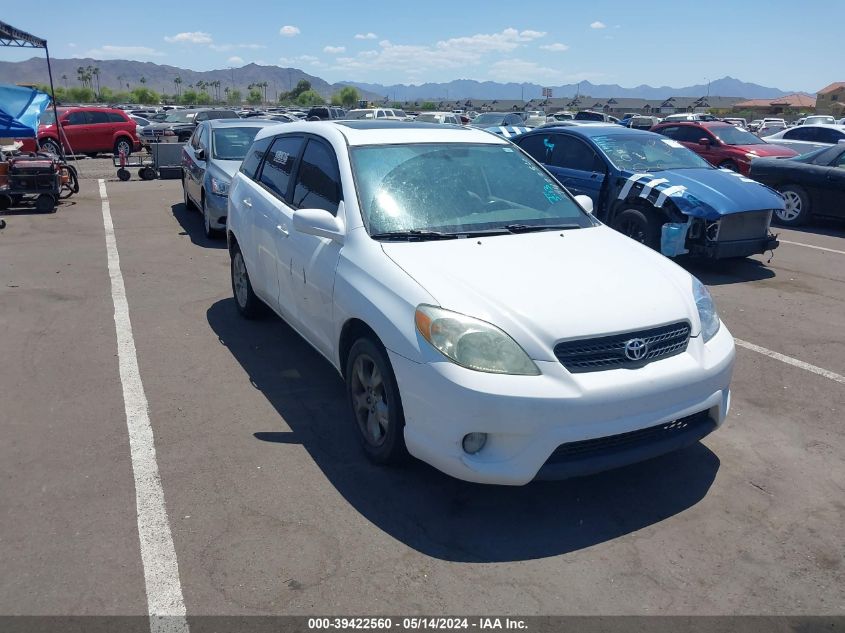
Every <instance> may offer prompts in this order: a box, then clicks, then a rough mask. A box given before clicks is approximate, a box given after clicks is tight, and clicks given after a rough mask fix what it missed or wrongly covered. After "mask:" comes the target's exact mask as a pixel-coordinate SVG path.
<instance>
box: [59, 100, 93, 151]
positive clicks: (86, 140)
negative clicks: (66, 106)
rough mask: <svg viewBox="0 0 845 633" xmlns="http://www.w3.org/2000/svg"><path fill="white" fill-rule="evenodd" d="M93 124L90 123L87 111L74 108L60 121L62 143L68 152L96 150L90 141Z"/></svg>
mask: <svg viewBox="0 0 845 633" xmlns="http://www.w3.org/2000/svg"><path fill="white" fill-rule="evenodd" d="M93 127H94V126H93V125H91V124H90V121H89V118H88V113H87V112H85V111H84V110H75V111H73V112H71V113H70V114H68V115H67V118H66V119H65V120H64V121H62V132H63V134H62V136H63V138H62V144H63V145H64V148H65V152H67V153H68V154H82V153H84V152H92V151H97V148H96V147H95V146H94V143H93V142H92V134H93V129H92V128H93Z"/></svg>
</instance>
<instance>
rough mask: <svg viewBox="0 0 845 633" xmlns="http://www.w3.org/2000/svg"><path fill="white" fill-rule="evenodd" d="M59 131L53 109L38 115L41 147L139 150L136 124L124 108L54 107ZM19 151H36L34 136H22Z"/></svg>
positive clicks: (80, 150) (92, 151) (53, 149)
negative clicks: (23, 137)
mask: <svg viewBox="0 0 845 633" xmlns="http://www.w3.org/2000/svg"><path fill="white" fill-rule="evenodd" d="M57 112H58V115H59V123H60V124H61V129H62V134H61V137H62V138H61V141H59V131H58V129H57V128H56V118H55V114H54V113H53V110H52V109H50V110H46V111H44V113H43V114H42V115H41V119H40V122H39V125H38V137H37V141H38V145H39V147H40V148H41V150H43V151H45V152H49V153H51V154H56V155H58V154H59V153H60V152H59V145H60V144H61V146H62V148H63V149H64V152H65V154H88V155H89V156H92V157H93V156H96V155H97V154H100V153H105V152H109V153H114V154H115V155H117V154H120V153H121V152H123V153H124V154H125V155H126V156H128V155H129V154H131V153H132V152H133V151H134V150H136V149H139V148H140V145H139V143H138V133H137V126H136V125H135V122H134V121H133V120H132V119H130V118H129V117H128V116H127V115H126V113H125V112H124V111H123V110H118V109H117V108H100V107H88V106H85V107H65V108H58V109H57ZM21 150H22V151H24V152H34V151H36V139H32V138H28V139H23V145H22V146H21Z"/></svg>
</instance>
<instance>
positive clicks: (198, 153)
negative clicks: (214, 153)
mask: <svg viewBox="0 0 845 633" xmlns="http://www.w3.org/2000/svg"><path fill="white" fill-rule="evenodd" d="M194 156H196V157H197V160H205V150H204V149H203V148H202V147H198V148H197V149H195V150H194Z"/></svg>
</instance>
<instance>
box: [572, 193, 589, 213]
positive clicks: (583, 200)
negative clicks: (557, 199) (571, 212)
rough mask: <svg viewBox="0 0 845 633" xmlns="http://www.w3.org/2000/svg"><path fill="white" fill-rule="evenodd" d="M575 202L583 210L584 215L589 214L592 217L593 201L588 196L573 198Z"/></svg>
mask: <svg viewBox="0 0 845 633" xmlns="http://www.w3.org/2000/svg"><path fill="white" fill-rule="evenodd" d="M575 202H577V203H578V205H579V206H580V207H581V208H582V209H584V212H585V213H589V214H591V215H592V213H593V199H592V198H591V197H590V196H585V195H583V194H581V195H578V196H575Z"/></svg>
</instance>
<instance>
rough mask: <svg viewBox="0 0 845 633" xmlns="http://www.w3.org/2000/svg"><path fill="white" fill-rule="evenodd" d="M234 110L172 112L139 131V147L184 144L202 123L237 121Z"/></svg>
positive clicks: (196, 109) (209, 109) (202, 109)
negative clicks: (159, 144)
mask: <svg viewBox="0 0 845 633" xmlns="http://www.w3.org/2000/svg"><path fill="white" fill-rule="evenodd" d="M238 118H240V117H238V113H237V112H235V111H234V110H226V109H216V108H195V109H192V110H173V111H171V112H168V113H167V116H166V117H165V118H164V121H162V122H161V123H151V124H150V125H148V126H146V127H145V128H143V129H142V130H141V135H140V137H139V138H140V140H141V145H143V146H144V147H147V148H149V146H150V144H151V143H184V142H186V141H187V140H188V139H189V138H191V135H192V134H193V133H194V130H195V129H196V127H197V125H198V124H199V123H201V122H202V121H211V120H213V119H238Z"/></svg>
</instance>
